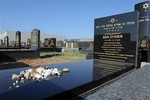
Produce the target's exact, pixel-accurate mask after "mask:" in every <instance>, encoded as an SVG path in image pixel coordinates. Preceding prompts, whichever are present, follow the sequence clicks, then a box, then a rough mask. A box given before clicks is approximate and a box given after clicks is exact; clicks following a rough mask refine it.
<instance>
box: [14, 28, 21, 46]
mask: <svg viewBox="0 0 150 100" xmlns="http://www.w3.org/2000/svg"><path fill="white" fill-rule="evenodd" d="M15 42H16V43H15V46H16V47H18V48H21V32H20V31H17V32H16V41H15Z"/></svg>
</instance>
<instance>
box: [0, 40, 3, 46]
mask: <svg viewBox="0 0 150 100" xmlns="http://www.w3.org/2000/svg"><path fill="white" fill-rule="evenodd" d="M0 47H3V40H2V39H0Z"/></svg>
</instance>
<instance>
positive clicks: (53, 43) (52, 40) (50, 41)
mask: <svg viewBox="0 0 150 100" xmlns="http://www.w3.org/2000/svg"><path fill="white" fill-rule="evenodd" d="M44 43H45V44H44V45H45V47H50V48H55V47H56V38H45V42H44Z"/></svg>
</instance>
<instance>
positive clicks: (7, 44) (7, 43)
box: [4, 36, 9, 47]
mask: <svg viewBox="0 0 150 100" xmlns="http://www.w3.org/2000/svg"><path fill="white" fill-rule="evenodd" d="M4 46H5V47H8V46H9V37H8V36H5V37H4Z"/></svg>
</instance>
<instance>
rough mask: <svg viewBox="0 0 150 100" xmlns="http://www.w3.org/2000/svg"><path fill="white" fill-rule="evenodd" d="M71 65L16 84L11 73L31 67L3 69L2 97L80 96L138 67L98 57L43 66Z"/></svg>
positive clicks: (17, 99)
mask: <svg viewBox="0 0 150 100" xmlns="http://www.w3.org/2000/svg"><path fill="white" fill-rule="evenodd" d="M47 66H48V67H52V68H58V69H61V70H62V69H63V68H65V67H67V68H69V69H70V71H69V72H68V73H63V75H62V76H60V77H56V78H51V79H48V80H41V81H38V82H37V81H29V82H26V83H22V84H21V85H20V87H19V88H17V87H13V81H12V79H11V76H12V74H14V73H16V74H19V73H20V71H25V70H27V69H29V68H31V67H23V68H15V69H6V70H1V71H0V100H10V99H12V100H41V99H46V100H47V99H50V100H58V99H60V98H61V99H65V100H68V99H74V98H78V99H81V97H80V95H81V94H83V93H85V92H86V91H89V90H90V89H92V88H95V87H97V86H99V85H101V84H103V83H105V82H107V81H109V80H111V79H113V78H116V77H118V76H119V75H121V74H123V73H125V72H128V71H129V70H132V69H134V68H135V66H134V65H133V64H129V63H114V62H110V61H109V62H108V61H99V60H95V59H94V60H93V59H92V60H85V61H80V62H72V63H63V64H51V65H43V67H47Z"/></svg>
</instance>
